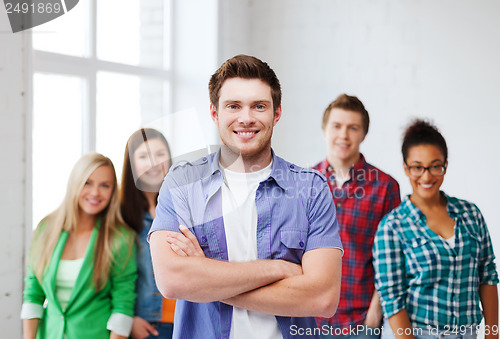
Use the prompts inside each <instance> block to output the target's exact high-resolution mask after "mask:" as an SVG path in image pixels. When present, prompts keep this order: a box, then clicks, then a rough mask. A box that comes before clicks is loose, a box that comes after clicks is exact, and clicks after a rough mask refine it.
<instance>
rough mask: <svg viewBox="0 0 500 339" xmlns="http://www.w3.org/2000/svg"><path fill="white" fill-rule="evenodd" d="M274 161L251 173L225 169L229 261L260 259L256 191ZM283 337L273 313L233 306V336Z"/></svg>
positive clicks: (224, 209)
mask: <svg viewBox="0 0 500 339" xmlns="http://www.w3.org/2000/svg"><path fill="white" fill-rule="evenodd" d="M271 167H272V162H271V164H269V166H267V167H266V168H264V169H262V170H260V171H257V172H251V173H239V172H233V171H230V170H228V169H225V168H223V167H222V165H221V169H222V173H223V174H224V185H222V213H223V218H224V229H225V232H226V242H227V252H228V258H229V261H251V260H256V259H257V206H256V205H255V194H256V192H257V188H258V187H259V183H260V182H261V181H263V180H265V179H267V178H268V177H269V175H270V174H271ZM235 338H237V339H256V338H258V339H277V338H283V336H282V335H281V331H280V329H279V326H278V322H277V320H276V317H275V316H274V315H269V314H264V313H259V312H252V311H248V310H246V309H243V308H238V307H233V319H232V321H231V332H230V339H235Z"/></svg>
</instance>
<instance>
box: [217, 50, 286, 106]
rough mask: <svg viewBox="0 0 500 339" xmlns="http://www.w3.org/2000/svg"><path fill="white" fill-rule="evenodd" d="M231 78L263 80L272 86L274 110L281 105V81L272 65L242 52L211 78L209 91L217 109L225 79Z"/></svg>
mask: <svg viewBox="0 0 500 339" xmlns="http://www.w3.org/2000/svg"><path fill="white" fill-rule="evenodd" d="M231 78H243V79H259V80H262V81H263V82H265V83H266V84H268V85H269V86H270V87H271V97H272V99H273V110H274V112H276V110H277V109H278V107H279V106H280V105H281V86H280V82H279V80H278V77H277V76H276V74H275V73H274V71H273V70H272V69H271V67H269V65H268V64H267V63H265V62H263V61H262V60H260V59H257V58H256V57H253V56H249V55H243V54H240V55H237V56H235V57H232V58H231V59H228V60H227V61H226V62H224V63H223V64H222V66H220V68H219V69H218V70H217V71H216V72H215V73H214V74H213V75H212V77H211V78H210V82H209V83H208V92H209V94H210V102H211V103H212V104H213V105H214V106H215V108H216V109H218V108H219V97H220V89H221V87H222V85H223V84H224V81H226V80H227V79H231Z"/></svg>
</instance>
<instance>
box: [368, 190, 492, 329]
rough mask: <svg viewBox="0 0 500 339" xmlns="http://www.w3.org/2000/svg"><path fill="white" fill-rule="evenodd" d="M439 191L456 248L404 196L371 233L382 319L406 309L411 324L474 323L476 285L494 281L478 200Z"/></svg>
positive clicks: (477, 309)
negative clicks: (451, 226) (428, 224)
mask: <svg viewBox="0 0 500 339" xmlns="http://www.w3.org/2000/svg"><path fill="white" fill-rule="evenodd" d="M441 194H443V195H444V196H445V197H446V201H447V208H448V214H449V215H450V216H451V217H452V218H453V219H454V220H455V225H456V226H455V247H454V248H451V247H450V246H449V245H448V243H447V242H446V241H444V240H443V239H442V238H441V237H439V236H438V235H437V234H436V233H434V232H433V231H432V230H431V229H430V228H429V227H428V226H427V225H426V221H425V215H424V214H423V213H422V212H421V211H420V210H419V209H418V208H417V207H416V206H415V205H413V204H412V202H411V201H410V199H409V196H407V197H405V198H404V199H403V201H402V202H401V205H399V206H398V207H397V208H395V209H394V210H393V211H392V212H390V213H389V214H387V215H386V216H385V217H384V218H383V219H382V221H381V222H380V225H379V228H378V230H377V233H376V235H375V242H374V245H373V259H374V262H373V264H374V267H375V286H376V288H377V290H378V292H379V295H380V299H381V304H382V308H383V311H384V316H385V317H386V318H389V317H391V316H393V315H394V314H396V313H398V312H399V311H401V310H403V309H406V310H407V312H408V315H409V317H410V321H411V323H412V326H414V327H420V328H426V327H428V326H431V327H432V328H443V327H444V326H461V325H478V324H479V323H480V322H481V319H482V317H483V316H482V311H481V309H480V299H479V286H480V285H482V284H487V285H496V284H498V273H497V271H496V266H495V262H494V259H495V255H494V254H493V247H492V244H491V239H490V235H489V233H488V229H487V227H486V223H485V221H484V219H483V216H482V214H481V212H480V211H479V209H478V208H477V206H476V205H474V204H472V203H470V202H467V201H465V200H460V199H457V198H453V197H449V196H447V195H446V194H444V193H443V192H441Z"/></svg>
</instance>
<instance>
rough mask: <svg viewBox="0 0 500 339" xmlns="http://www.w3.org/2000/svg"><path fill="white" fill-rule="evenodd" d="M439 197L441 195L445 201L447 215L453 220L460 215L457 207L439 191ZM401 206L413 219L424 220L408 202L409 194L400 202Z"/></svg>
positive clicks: (418, 210)
mask: <svg viewBox="0 0 500 339" xmlns="http://www.w3.org/2000/svg"><path fill="white" fill-rule="evenodd" d="M439 193H440V194H441V195H443V196H444V197H445V199H446V209H447V211H448V214H449V215H450V216H451V217H452V218H453V217H456V216H458V215H460V209H459V206H456V204H455V203H454V202H453V200H452V199H450V197H449V196H448V195H447V194H446V193H444V192H443V191H439ZM401 205H402V206H404V208H405V209H406V211H407V212H408V213H409V214H410V215H411V216H412V217H413V218H414V219H416V220H417V219H421V218H425V215H424V214H423V213H422V211H421V210H420V209H419V208H418V207H417V206H415V205H414V204H413V203H412V202H411V200H410V194H408V195H407V196H405V197H404V198H403V200H402V201H401Z"/></svg>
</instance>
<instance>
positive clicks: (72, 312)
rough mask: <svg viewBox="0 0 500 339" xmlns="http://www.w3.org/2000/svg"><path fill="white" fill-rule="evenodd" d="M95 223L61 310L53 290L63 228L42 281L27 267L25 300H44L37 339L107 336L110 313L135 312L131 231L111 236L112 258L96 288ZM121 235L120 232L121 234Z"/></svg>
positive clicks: (107, 338)
mask: <svg viewBox="0 0 500 339" xmlns="http://www.w3.org/2000/svg"><path fill="white" fill-rule="evenodd" d="M97 235H98V227H96V228H94V230H93V231H92V235H91V237H90V241H89V245H88V247H87V251H86V253H85V257H84V259H83V264H82V268H81V270H80V273H79V274H78V278H77V280H76V283H75V286H74V287H73V290H72V292H71V297H70V300H69V302H68V306H67V307H66V309H65V310H64V311H63V310H62V309H61V306H60V304H59V301H58V300H57V297H56V294H55V284H56V273H57V268H58V265H59V260H60V259H61V255H62V252H63V249H64V245H65V244H66V240H67V238H68V232H66V231H63V232H61V235H60V237H59V240H58V242H57V245H56V247H55V248H54V253H53V254H52V258H51V260H50V263H49V265H48V268H47V270H46V272H45V274H44V275H43V278H42V280H41V283H40V282H39V281H38V279H37V278H36V277H35V275H34V274H33V272H32V271H31V269H30V268H29V267H28V276H27V277H26V278H25V288H24V303H35V304H39V305H43V304H44V302H45V301H47V305H46V307H45V309H44V313H43V316H42V319H41V321H40V325H39V327H38V333H37V339H63V338H64V335H66V338H67V339H79V338H81V339H101V338H102V339H109V335H110V331H109V330H107V329H106V324H107V322H108V319H109V317H110V316H111V314H112V313H121V314H124V315H127V316H130V317H133V316H134V304H135V298H136V293H135V281H136V279H137V263H136V247H135V241H134V236H135V234H134V233H133V231H131V230H128V229H125V228H121V233H120V234H119V236H116V237H115V239H114V240H113V245H112V251H113V255H114V258H115V261H114V263H113V264H112V267H111V269H110V272H109V279H108V282H107V284H106V286H105V287H104V288H103V289H102V290H100V291H99V292H96V291H95V287H94V283H93V279H92V271H93V267H94V252H95V251H94V249H95V243H96V240H97ZM120 235H121V236H120Z"/></svg>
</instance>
